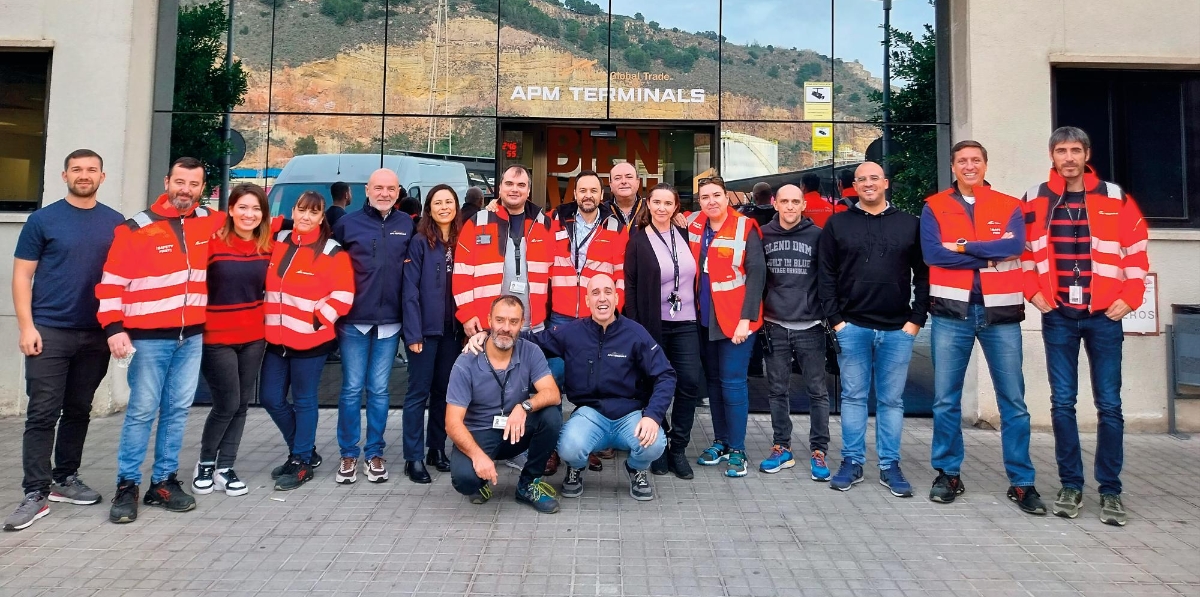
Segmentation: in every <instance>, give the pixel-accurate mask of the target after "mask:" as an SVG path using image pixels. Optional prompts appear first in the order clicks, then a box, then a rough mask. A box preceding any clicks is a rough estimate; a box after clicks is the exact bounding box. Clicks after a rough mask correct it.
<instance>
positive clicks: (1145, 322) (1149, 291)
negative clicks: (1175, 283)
mask: <svg viewBox="0 0 1200 597" xmlns="http://www.w3.org/2000/svg"><path fill="white" fill-rule="evenodd" d="M1121 330H1122V331H1124V332H1125V333H1126V334H1136V335H1140V336H1157V335H1158V333H1159V330H1158V274H1156V273H1153V272H1151V273H1148V274H1146V294H1144V295H1143V296H1142V306H1140V307H1138V308H1137V309H1134V310H1133V311H1130V312H1129V314H1128V315H1126V316H1125V317H1124V318H1123V319H1121Z"/></svg>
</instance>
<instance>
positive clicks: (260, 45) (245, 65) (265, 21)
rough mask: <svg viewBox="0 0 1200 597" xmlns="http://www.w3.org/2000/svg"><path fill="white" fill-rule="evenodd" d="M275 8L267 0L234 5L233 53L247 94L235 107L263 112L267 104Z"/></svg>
mask: <svg viewBox="0 0 1200 597" xmlns="http://www.w3.org/2000/svg"><path fill="white" fill-rule="evenodd" d="M193 1H194V2H195V1H196V0H193ZM183 4H184V3H183V2H180V5H183ZM277 4H282V3H277ZM274 10H275V9H274V7H273V6H271V5H270V3H269V2H268V3H263V2H249V1H246V0H243V1H241V2H235V3H234V5H233V55H234V57H235V58H236V59H237V60H240V61H241V62H242V70H244V71H245V72H246V95H244V96H243V97H242V103H241V104H239V105H237V106H235V107H234V111H237V112H266V111H267V110H268V109H269V108H270V105H271V104H270V101H271V20H272V17H273V15H274ZM223 41H224V40H222V42H223Z"/></svg>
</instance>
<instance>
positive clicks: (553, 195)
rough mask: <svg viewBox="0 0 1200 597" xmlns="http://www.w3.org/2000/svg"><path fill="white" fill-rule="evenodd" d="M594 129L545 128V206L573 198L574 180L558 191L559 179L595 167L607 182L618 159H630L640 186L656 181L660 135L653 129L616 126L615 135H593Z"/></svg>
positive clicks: (650, 185)
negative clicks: (636, 170) (636, 171)
mask: <svg viewBox="0 0 1200 597" xmlns="http://www.w3.org/2000/svg"><path fill="white" fill-rule="evenodd" d="M591 130H594V129H583V128H559V127H548V128H547V129H546V194H547V197H546V206H547V207H555V206H557V205H559V204H560V203H562V202H564V201H571V200H573V199H572V198H573V196H574V192H575V180H574V179H573V178H572V179H569V180H568V181H567V186H566V189H563V190H561V191H560V189H559V179H560V178H562V177H565V176H570V175H572V174H574V173H576V172H579V171H580V170H595V171H596V172H598V173H599V174H600V177H601V179H603V180H604V182H605V184H607V179H608V171H609V170H611V169H612V167H613V164H615V163H617V162H629V163H631V164H633V165H634V166H635V167H637V169H638V173H639V176H640V177H641V178H642V188H644V189H646V188H650V187H652V186H654V185H655V184H658V181H659V178H660V174H659V138H658V131H657V130H654V129H649V130H647V129H626V128H620V127H618V128H617V129H616V131H615V138H607V137H594V136H592V135H591V134H589V133H590V131H591Z"/></svg>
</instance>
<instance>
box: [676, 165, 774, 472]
mask: <svg viewBox="0 0 1200 597" xmlns="http://www.w3.org/2000/svg"><path fill="white" fill-rule="evenodd" d="M699 182H700V189H699V190H700V193H699V194H700V211H699V212H697V213H694V214H692V218H691V221H690V222H689V224H688V240H689V244H690V245H691V249H692V255H693V256H694V257H695V258H696V263H697V265H698V273H697V284H696V303H697V307H698V309H699V318H698V321H699V322H700V357H701V360H702V361H703V363H704V375H705V379H706V380H707V382H708V383H707V385H708V399H709V403H710V407H711V412H712V421H713V440H714V441H713V445H712V446H711V447H709V448H708V449H706V450H704V452H703V453H701V454H700V458H699V459H697V461H696V462H697V463H698V464H701V465H705V466H716V465H718V464H720V463H722V462H725V463H726V465H727V467H726V469H725V475H726V476H728V477H744V476H746V471H747V467H748V464H749V463H748V461H747V459H746V419H747V417H748V415H749V412H750V396H749V388H748V387H747V383H746V371H747V368H748V367H749V366H750V353H751V352H752V350H753V348H754V334H755V332H757V331H758V329H759V328H760V327H762V322H763V318H762V297H763V288H764V287H765V286H766V278H767V274H766V269H767V263H766V258H765V257H764V256H763V246H762V235H761V233H760V232H759V230H758V223H757V222H755V221H754V220H751V219H750V218H747V217H746V216H743V215H742V214H739V213H738V212H737V211H735V210H734V209H733V208H732V207H730V206H729V196H728V195H726V194H725V182H724V181H723V180H721V178H719V177H712V178H702V179H700V181H699Z"/></svg>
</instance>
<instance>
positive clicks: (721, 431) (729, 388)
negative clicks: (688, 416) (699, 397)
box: [700, 327, 756, 451]
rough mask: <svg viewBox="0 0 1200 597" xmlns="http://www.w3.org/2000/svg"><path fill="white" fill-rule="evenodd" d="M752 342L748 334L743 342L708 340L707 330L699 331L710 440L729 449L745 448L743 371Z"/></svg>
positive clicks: (747, 412)
mask: <svg viewBox="0 0 1200 597" xmlns="http://www.w3.org/2000/svg"><path fill="white" fill-rule="evenodd" d="M755 342H756V339H755V336H754V334H750V336H748V337H747V338H746V341H745V342H742V343H741V344H734V343H733V340H730V339H729V338H724V339H721V340H709V339H708V328H706V327H701V328H700V360H701V361H702V362H703V363H704V378H705V381H706V382H707V385H708V405H709V411H710V412H711V414H712V423H713V439H714V440H716V441H718V442H721V443H722V444H724V445H725V446H726V447H728V448H729V449H731V450H742V451H745V449H746V420H747V419H748V418H749V416H750V389H749V386H748V385H747V384H746V371H747V370H748V368H749V367H750V353H751V352H753V351H754V343H755Z"/></svg>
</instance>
